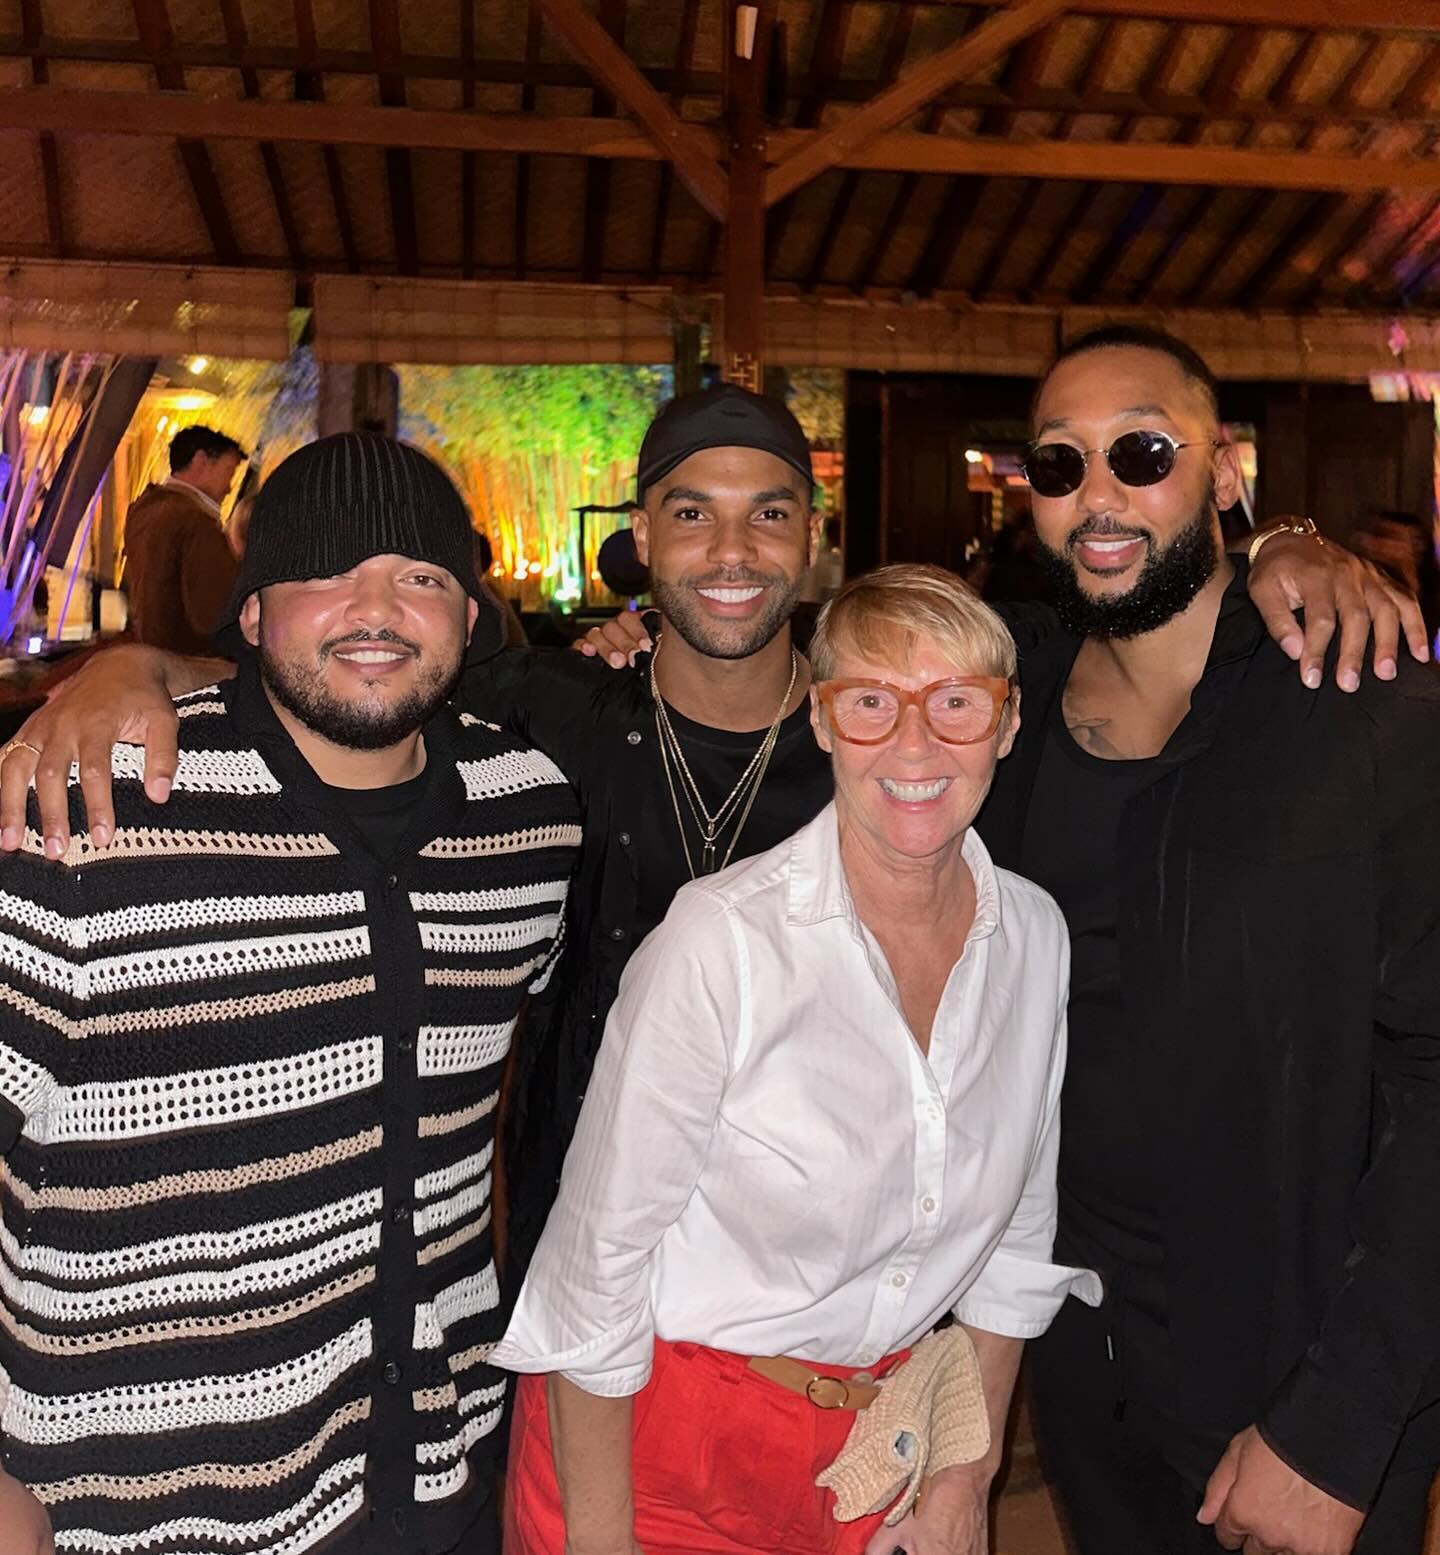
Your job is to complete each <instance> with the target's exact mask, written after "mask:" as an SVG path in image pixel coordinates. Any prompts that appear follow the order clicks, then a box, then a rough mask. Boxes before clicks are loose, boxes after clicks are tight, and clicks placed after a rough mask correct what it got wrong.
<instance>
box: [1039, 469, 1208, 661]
mask: <svg viewBox="0 0 1440 1555" xmlns="http://www.w3.org/2000/svg"><path fill="white" fill-rule="evenodd" d="M1082 532H1083V533H1089V534H1099V535H1103V534H1106V533H1113V534H1129V533H1134V532H1135V531H1131V530H1127V529H1124V528H1123V527H1121V526H1119V525H1117V526H1115V527H1114V528H1113V529H1108V530H1107V528H1106V526H1104V525H1102V524H1085V525H1082V526H1080V528H1079V529H1077V530H1075V531H1074V532H1073V533H1072V534H1071V535H1070V537H1069V538H1068V539H1067V540H1066V542H1065V549H1064V550H1063V551H1054V550H1051V549H1050V547H1049V546H1048V545H1046V544H1045V543H1044V542H1043V541H1039V542H1038V543H1037V546H1036V556H1037V558H1038V559H1039V562H1040V564H1041V566H1042V567H1043V568H1044V569H1045V573H1046V576H1047V577H1048V578H1049V579H1050V582H1051V583H1052V585H1053V586H1054V589H1055V600H1054V603H1055V612H1056V614H1057V615H1058V616H1059V617H1060V623H1061V625H1062V626H1064V628H1065V630H1066V631H1067V632H1074V633H1075V635H1076V636H1077V637H1091V638H1096V639H1098V640H1099V641H1101V642H1106V641H1109V640H1112V639H1119V640H1123V639H1125V638H1128V637H1142V636H1144V635H1145V633H1146V632H1154V631H1158V630H1159V629H1160V628H1161V627H1162V626H1164V625H1165V624H1166V623H1167V622H1169V621H1173V620H1174V619H1175V617H1176V616H1178V615H1179V614H1180V612H1181V611H1182V610H1184V609H1186V608H1187V606H1189V604H1190V603H1191V601H1192V600H1194V598H1195V596H1196V595H1197V594H1198V593H1199V592H1200V590H1201V589H1203V588H1204V587H1205V585H1206V584H1207V583H1208V582H1209V581H1210V579H1211V578H1213V577H1214V576H1215V569H1216V567H1217V566H1219V564H1220V550H1219V545H1218V543H1217V541H1216V537H1215V517H1214V504H1213V500H1212V497H1211V494H1210V493H1209V492H1207V493H1206V496H1205V500H1204V502H1203V503H1202V504H1201V505H1200V507H1199V508H1197V509H1196V512H1195V515H1194V517H1193V518H1191V519H1190V520H1189V521H1188V522H1187V523H1186V525H1185V527H1184V528H1183V529H1181V530H1180V532H1179V533H1178V534H1177V535H1176V536H1175V538H1174V539H1173V540H1171V542H1170V543H1169V544H1168V545H1167V546H1165V547H1164V548H1163V549H1161V550H1156V549H1155V548H1154V546H1153V545H1151V546H1150V548H1149V551H1148V554H1147V555H1146V558H1145V565H1144V566H1143V567H1142V568H1141V569H1140V576H1139V577H1138V578H1136V579H1135V582H1134V584H1133V585H1132V586H1131V587H1130V588H1129V589H1128V590H1127V591H1126V592H1125V593H1124V594H1115V595H1111V596H1109V597H1108V598H1097V597H1096V596H1095V595H1092V594H1087V593H1086V592H1085V590H1084V589H1083V588H1081V586H1080V578H1079V568H1078V565H1077V564H1076V562H1075V560H1074V558H1073V556H1072V555H1071V551H1072V549H1073V547H1074V545H1075V541H1076V537H1077V536H1078V535H1079V534H1080V533H1082ZM1037 539H1038V537H1037ZM1147 543H1148V541H1147Z"/></svg>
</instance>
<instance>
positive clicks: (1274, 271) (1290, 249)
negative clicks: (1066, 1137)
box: [1236, 194, 1347, 308]
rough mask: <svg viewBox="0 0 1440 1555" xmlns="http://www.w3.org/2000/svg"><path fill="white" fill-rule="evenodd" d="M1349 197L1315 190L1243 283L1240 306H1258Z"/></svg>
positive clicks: (1238, 294)
mask: <svg viewBox="0 0 1440 1555" xmlns="http://www.w3.org/2000/svg"><path fill="white" fill-rule="evenodd" d="M1346 199H1347V196H1345V195H1343V194H1312V195H1311V196H1310V198H1309V199H1308V200H1307V201H1306V202H1305V204H1304V206H1303V207H1302V209H1301V210H1300V212H1299V213H1298V214H1297V215H1296V217H1295V218H1294V220H1293V221H1291V222H1290V224H1289V225H1288V226H1287V227H1286V228H1285V230H1284V231H1283V232H1281V233H1280V235H1279V236H1278V237H1277V238H1276V240H1275V242H1274V243H1273V244H1272V245H1271V247H1270V250H1269V252H1268V253H1266V254H1264V255H1262V256H1261V258H1260V261H1259V263H1258V264H1257V265H1256V266H1255V268H1254V269H1253V270H1252V271H1251V272H1250V274H1249V276H1248V277H1247V278H1246V279H1245V281H1244V282H1243V284H1242V285H1241V286H1240V288H1239V291H1238V293H1237V296H1236V302H1237V304H1238V306H1240V307H1242V308H1258V307H1259V306H1260V305H1261V304H1262V303H1263V301H1264V300H1265V298H1266V297H1267V296H1268V295H1269V294H1270V292H1271V291H1272V290H1273V289H1274V288H1275V286H1276V284H1277V283H1278V282H1279V281H1280V280H1281V279H1282V278H1283V277H1284V276H1285V274H1286V273H1287V272H1288V271H1289V270H1290V268H1291V266H1292V265H1293V264H1294V263H1295V260H1296V259H1297V258H1298V257H1299V256H1300V255H1301V254H1303V253H1304V252H1305V250H1306V249H1307V248H1309V247H1310V246H1311V245H1312V244H1313V243H1314V242H1315V240H1316V239H1317V238H1318V237H1319V236H1320V234H1321V233H1322V232H1323V231H1324V230H1325V229H1326V227H1328V226H1329V225H1330V223H1331V222H1332V221H1334V220H1335V218H1336V217H1337V216H1338V215H1339V214H1340V212H1341V211H1342V210H1343V209H1344V208H1345V203H1346Z"/></svg>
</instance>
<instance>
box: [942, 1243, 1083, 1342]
mask: <svg viewBox="0 0 1440 1555" xmlns="http://www.w3.org/2000/svg"><path fill="white" fill-rule="evenodd" d="M1071 1295H1073V1296H1077V1297H1079V1299H1080V1300H1081V1301H1083V1302H1084V1303H1085V1304H1086V1306H1090V1307H1098V1306H1099V1305H1100V1303H1101V1301H1102V1299H1103V1298H1104V1289H1103V1287H1102V1286H1101V1284H1100V1276H1099V1275H1098V1274H1096V1273H1095V1271H1094V1270H1093V1269H1077V1268H1072V1267H1071V1266H1070V1265H1069V1264H1063V1263H1048V1262H1040V1261H1039V1260H1037V1259H1032V1258H1017V1257H1016V1256H1015V1255H1014V1254H1013V1253H1007V1252H1005V1251H1003V1250H999V1251H997V1252H995V1253H994V1254H993V1255H992V1256H991V1258H990V1261H989V1263H987V1264H986V1265H985V1269H984V1271H983V1272H982V1274H981V1276H980V1278H979V1279H978V1280H976V1282H975V1283H974V1284H973V1285H972V1286H971V1287H970V1289H969V1290H967V1291H966V1292H965V1294H964V1295H963V1296H962V1297H961V1298H960V1300H959V1301H958V1302H956V1304H955V1316H956V1318H958V1319H959V1321H960V1322H962V1323H969V1324H970V1325H971V1326H972V1327H974V1328H983V1329H984V1330H985V1331H986V1332H987V1333H992V1334H1004V1335H1005V1336H1006V1337H1007V1338H1010V1339H1036V1338H1038V1337H1039V1336H1040V1335H1041V1334H1043V1333H1044V1332H1045V1330H1046V1329H1047V1328H1049V1326H1050V1324H1051V1321H1052V1320H1053V1319H1054V1317H1055V1314H1056V1313H1057V1312H1058V1311H1059V1310H1060V1308H1061V1307H1062V1306H1063V1305H1064V1303H1065V1298H1066V1297H1067V1296H1071Z"/></svg>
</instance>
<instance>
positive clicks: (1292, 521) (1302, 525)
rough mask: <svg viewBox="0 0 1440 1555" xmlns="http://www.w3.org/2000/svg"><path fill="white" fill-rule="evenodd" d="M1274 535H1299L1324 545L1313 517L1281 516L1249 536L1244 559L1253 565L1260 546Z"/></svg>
mask: <svg viewBox="0 0 1440 1555" xmlns="http://www.w3.org/2000/svg"><path fill="white" fill-rule="evenodd" d="M1276 535H1301V536H1303V537H1307V538H1309V539H1312V540H1314V541H1316V542H1317V543H1318V544H1320V545H1324V544H1325V541H1324V539H1323V537H1322V536H1321V534H1320V531H1319V530H1318V529H1317V528H1316V527H1315V520H1314V519H1313V518H1281V519H1277V520H1276V521H1275V522H1274V523H1273V524H1271V525H1270V526H1269V527H1268V528H1267V529H1261V530H1259V531H1258V532H1257V533H1256V534H1255V535H1253V536H1252V537H1251V540H1250V548H1249V550H1248V551H1247V552H1246V553H1245V555H1246V560H1247V561H1249V562H1250V564H1251V565H1252V566H1253V565H1254V562H1255V558H1256V557H1257V556H1258V555H1259V554H1260V547H1261V546H1262V545H1264V544H1265V542H1266V541H1267V540H1273V539H1274V538H1275V536H1276Z"/></svg>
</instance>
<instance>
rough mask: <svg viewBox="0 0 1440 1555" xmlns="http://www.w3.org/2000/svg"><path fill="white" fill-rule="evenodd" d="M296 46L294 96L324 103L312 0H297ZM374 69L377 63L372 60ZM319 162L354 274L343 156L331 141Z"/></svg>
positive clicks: (357, 258)
mask: <svg viewBox="0 0 1440 1555" xmlns="http://www.w3.org/2000/svg"><path fill="white" fill-rule="evenodd" d="M294 15H295V43H296V58H297V60H298V63H297V65H296V69H295V85H294V94H295V101H296V102H297V103H323V102H324V100H325V79H324V76H323V75H322V74H321V66H320V57H321V56H320V46H319V42H318V39H317V37H316V32H315V12H314V8H313V5H312V0H294ZM370 63H371V66H372V68H373V66H374V60H373V59H372V60H371V61H370ZM320 161H321V165H322V166H323V167H324V169H325V184H326V187H327V188H328V189H329V191H330V208H331V210H332V211H333V212H334V215H335V230H336V231H337V232H338V233H339V234H340V251H341V253H342V254H344V256H345V268H346V269H347V270H349V271H350V272H351V273H352V274H354V273H355V272H356V271H357V270H359V268H360V252H359V249H358V248H357V246H356V243H355V224H354V222H352V221H351V219H350V201H349V197H348V196H347V195H346V193H345V180H344V177H343V175H342V173H341V170H340V153H339V152H338V151H337V150H336V148H335V146H334V145H333V144H332V143H331V142H330V141H328V140H324V141H322V142H321V145H320Z"/></svg>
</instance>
